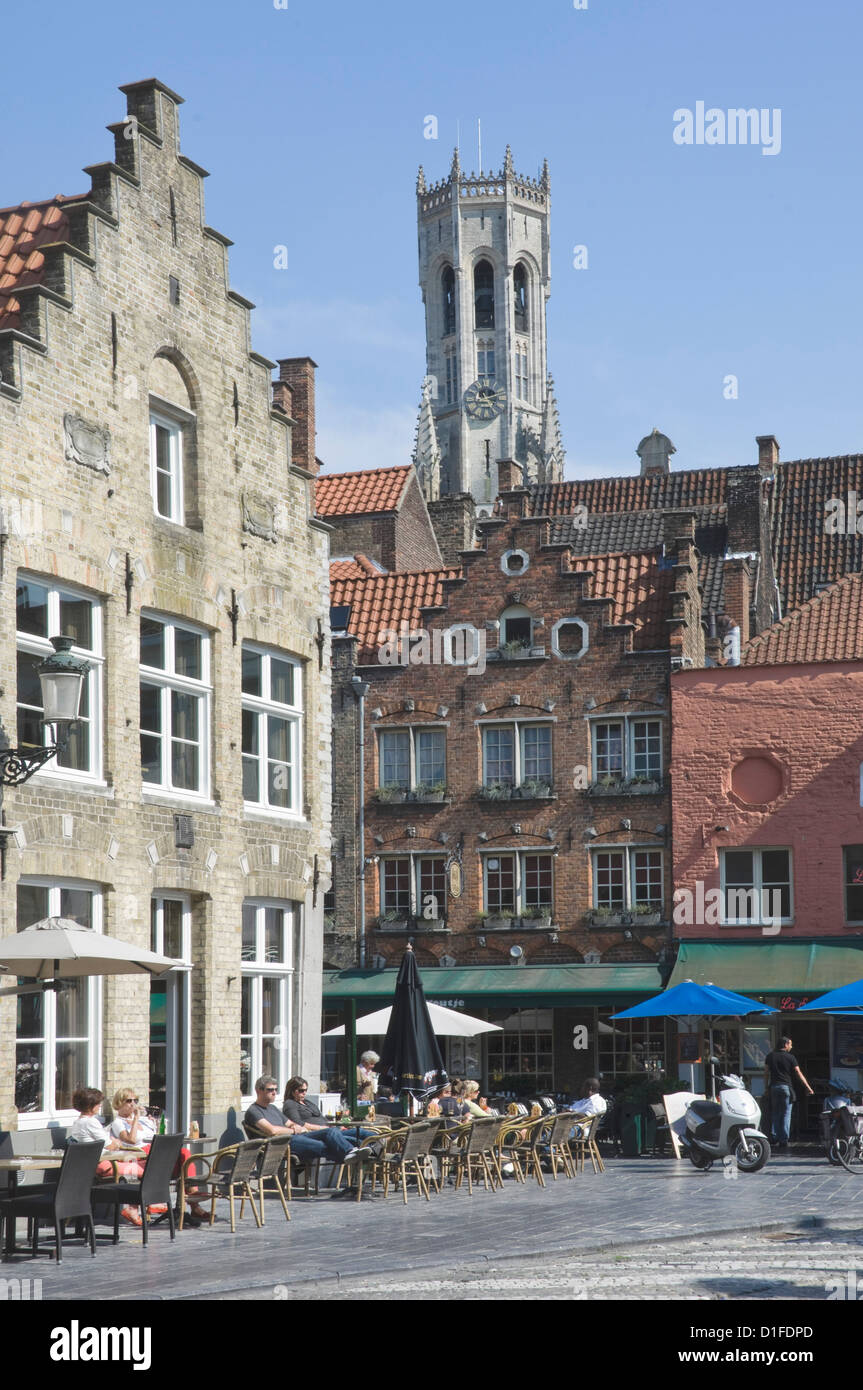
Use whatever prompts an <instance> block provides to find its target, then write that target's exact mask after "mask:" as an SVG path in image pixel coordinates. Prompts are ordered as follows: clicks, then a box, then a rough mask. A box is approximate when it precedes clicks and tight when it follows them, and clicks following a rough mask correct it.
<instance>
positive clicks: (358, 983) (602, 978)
mask: <svg viewBox="0 0 863 1390" xmlns="http://www.w3.org/2000/svg"><path fill="white" fill-rule="evenodd" d="M396 973H397V972H396V971H395V970H333V971H324V1007H327V1005H330V1006H333V1005H335V1004H337V1003H339V1002H340V1001H342V1000H345V999H356V1000H358V1001H361V1002H365V1001H369V1002H371V1000H373V999H374V1000H377V999H392V996H393V990H394V989H395V982H396ZM420 976H421V978H422V982H423V989H424V990H425V994H426V998H427V999H429V1000H432V1001H434V1002H435V1003H437V1004H443V1005H444V1006H445V1007H447V1008H458V1007H459V1003H458V1001H462V1002H463V1004H465V1003H467V1001H468V1000H470V1002H471V1004H472V1005H474V1006H476V1005H477V1004H479V1003H484V1004H488V1005H507V1004H511V1005H512V1006H513V1008H517V1007H519V1006H520V1005H521V1006H525V1007H528V1008H531V1007H534V1008H539V1007H541V1006H543V1005H545V1006H548V1005H555V1004H556V1005H558V1006H560V1005H565V1004H570V1005H573V1006H579V1005H593V1004H605V1003H608V1002H609V1001H610V1000H613V999H626V1000H627V1001H628V1002H630V1003H635V1002H636V999H646V998H648V997H649V996H650V995H651V994H657V993H658V992H659V990H660V989H661V988H662V982H661V980H660V976H659V971H658V970H657V968H656V966H655V965H518V966H506V965H504V966H489V967H484V966H463V967H461V968H459V967H457V966H455V967H451V968H449V969H447V968H446V967H439V968H438V969H432V970H420Z"/></svg>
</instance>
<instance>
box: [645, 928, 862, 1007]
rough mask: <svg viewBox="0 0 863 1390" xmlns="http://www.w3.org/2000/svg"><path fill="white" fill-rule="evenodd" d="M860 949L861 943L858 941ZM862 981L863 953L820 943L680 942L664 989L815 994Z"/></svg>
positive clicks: (848, 947) (839, 944) (849, 948)
mask: <svg viewBox="0 0 863 1390" xmlns="http://www.w3.org/2000/svg"><path fill="white" fill-rule="evenodd" d="M861 946H863V942H861ZM859 979H863V950H859V949H856V948H855V947H854V946H849V945H847V944H846V943H845V942H841V941H840V942H837V944H836V945H835V946H833V945H830V944H827V943H825V942H823V941H819V942H814V941H813V942H807V941H783V942H765V943H763V944H762V943H761V942H758V941H728V942H716V943H712V942H702V941H694V942H683V943H682V944H681V947H680V954H679V955H678V957H677V964H676V965H675V967H674V970H673V971H672V974H671V979H670V980H669V981H668V988H669V989H671V987H672V986H673V985H679V984H680V983H681V981H682V980H695V981H696V983H697V984H702V985H705V984H707V983H708V982H709V983H712V984H714V985H720V986H721V987H722V988H723V989H732V990H736V991H737V993H738V994H751V995H760V994H808V995H810V996H814V995H817V994H821V993H823V992H824V991H825V990H828V989H834V988H835V987H836V986H837V985H844V984H849V983H850V981H851V980H859Z"/></svg>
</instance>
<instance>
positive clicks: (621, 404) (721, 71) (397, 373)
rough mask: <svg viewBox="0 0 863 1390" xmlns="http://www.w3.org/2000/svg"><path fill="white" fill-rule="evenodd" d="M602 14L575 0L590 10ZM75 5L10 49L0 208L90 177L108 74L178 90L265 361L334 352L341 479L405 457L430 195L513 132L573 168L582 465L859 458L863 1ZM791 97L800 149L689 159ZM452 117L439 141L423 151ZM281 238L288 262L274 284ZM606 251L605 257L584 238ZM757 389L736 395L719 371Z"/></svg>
mask: <svg viewBox="0 0 863 1390" xmlns="http://www.w3.org/2000/svg"><path fill="white" fill-rule="evenodd" d="M582 3H583V0H582ZM587 6H588V7H587V9H582V10H576V9H575V8H574V6H573V3H572V0H534V3H533V4H527V3H520V2H519V0H494V4H488V3H487V0H486V2H485V3H476V0H437V3H435V4H434V5H426V4H420V5H416V4H414V5H407V4H405V2H404V0H367V3H365V4H362V5H361V4H357V3H350V2H349V0H288V8H287V9H284V10H282V9H276V8H275V5H274V3H273V0H243V3H239V2H236V3H235V2H234V0H210V3H206V4H205V3H203V2H202V0H199V2H198V3H190V2H189V0H173V3H166V0H147V3H146V4H145V5H143V6H140V7H134V6H130V5H118V4H117V3H116V0H111V2H110V3H108V2H107V0H80V2H79V3H78V4H77V5H75V6H71V5H68V4H59V3H55V2H54V0H49V3H47V4H43V5H42V6H40V8H39V12H38V13H39V17H40V18H39V34H38V44H37V47H36V49H34V50H33V53H32V56H31V58H30V59H28V60H27V61H24V60H23V59H22V61H21V62H20V63H13V62H9V61H7V63H6V65H5V71H4V107H5V110H6V112H7V125H6V129H7V135H8V134H9V132H10V128H11V123H10V121H9V116H8V113H10V112H12V113H14V116H15V130H16V134H15V138H14V140H12V141H11V147H10V144H9V143H7V145H6V148H5V149H4V154H3V161H2V169H0V205H2V206H6V205H9V204H11V203H15V202H18V201H20V200H22V199H24V198H30V199H37V198H42V197H46V196H49V195H51V194H53V193H56V192H65V193H75V192H79V191H81V190H83V189H84V188H85V187H86V179H85V176H84V175H83V174H81V173H80V172H79V171H80V169H81V167H82V166H83V165H85V164H90V163H95V162H98V161H100V160H102V159H106V158H109V157H110V153H111V141H110V136H109V135H108V134H107V132H106V131H105V130H104V126H105V125H106V124H107V123H108V122H110V121H114V120H118V119H120V117H121V116H122V115H123V114H124V113H125V106H124V101H123V98H122V96H121V95H120V93H118V92H116V90H115V89H116V87H117V86H118V85H119V84H120V83H123V82H128V81H133V80H136V79H138V78H143V77H148V76H152V75H156V76H158V77H160V78H161V79H162V80H163V81H164V82H166V83H167V84H168V85H169V86H171V87H173V88H174V89H175V90H176V91H178V92H179V93H180V94H181V95H182V96H183V97H185V99H186V104H185V106H183V107H182V109H181V120H182V146H183V150H184V152H185V153H186V154H187V155H189V156H190V158H192V159H194V160H195V161H197V162H198V163H200V164H203V165H204V167H205V168H207V169H209V170H210V171H211V178H210V179H209V180H208V181H207V186H206V197H207V220H208V221H209V222H210V224H211V225H213V226H215V227H217V228H218V229H219V230H220V231H222V232H224V233H225V234H226V235H227V236H230V237H231V238H232V239H233V241H234V243H235V245H234V247H233V249H232V251H231V278H232V283H233V285H234V287H235V288H236V289H237V290H239V291H240V292H241V293H242V294H244V295H247V296H248V297H249V298H251V299H253V300H254V301H255V302H256V304H257V305H258V308H257V309H256V311H255V314H254V317H253V336H254V344H255V347H256V348H257V349H258V350H259V351H261V352H264V353H266V354H268V355H269V356H272V357H276V356H293V355H300V354H306V353H308V354H310V355H311V356H312V357H314V358H315V360H316V361H317V362H318V363H319V368H320V370H319V372H318V384H319V405H318V452H319V453H320V454H321V456H322V457H323V458H324V460H325V462H326V465H327V467H328V469H330V470H336V469H338V470H341V469H348V468H354V467H370V466H374V465H378V464H380V465H383V464H394V463H399V462H404V461H406V460H407V459H408V458H409V456H410V451H411V447H412V442H413V428H414V420H415V415H416V407H417V404H418V399H419V388H420V382H421V380H422V377H423V374H424V333H423V312H422V303H421V298H420V292H419V288H418V285H417V260H416V203H415V194H414V187H415V179H416V171H417V166H418V165H419V164H420V163H422V164H423V165H424V166H425V169H426V173H427V175H428V176H429V177H430V178H432V179H437V178H439V177H442V176H443V175H444V174H445V173H446V172H447V171H448V169H449V163H450V159H451V154H452V147H453V145H454V144H455V139H456V130H457V123H459V122H460V127H461V146H462V163H463V164H464V165H465V166H467V167H468V168H471V167H474V166H475V165H476V119H477V117H478V116H480V117H481V118H482V131H483V156H484V160H483V162H484V164H485V165H486V167H487V168H488V167H492V168H498V167H499V166H500V163H501V161H502V157H503V151H504V147H505V145H506V143H507V142H509V143H510V144H511V145H512V148H513V153H514V158H515V163H516V167H517V169H518V170H519V171H521V172H524V173H528V174H535V173H536V172H537V170H538V167H539V166H540V164H541V162H542V159H543V157H545V156H547V157H548V160H549V163H550V166H551V179H552V297H551V300H550V304H549V360H550V364H551V368H552V371H553V373H554V376H555V380H556V384H557V391H558V398H559V403H560V410H561V420H562V425H563V430H564V440H565V443H566V447H567V453H568V459H567V476H571V477H576V476H593V475H596V474H600V473H617V472H630V471H633V470H634V469H635V468H636V467H637V460H636V458H635V454H634V450H635V446H636V444H637V442H638V440H639V439H640V438H641V437H642V435H644V434H646V433H647V432H649V430H650V429H651V428H652V427H653V426H654V425H658V426H659V428H660V429H662V430H664V431H665V432H666V433H667V434H669V435H670V436H671V438H672V440H673V441H674V443H675V445H676V446H677V455H676V457H675V458H674V460H673V466H675V467H678V468H684V467H700V466H707V465H722V464H741V463H748V462H752V461H754V459H755V456H756V450H755V442H754V438H755V435H756V434H765V433H774V434H776V436H777V437H778V439H779V441H780V445H781V448H782V457H783V458H804V457H811V456H817V455H827V454H838V453H846V452H858V451H861V450H863V390H861V368H863V356H862V355H861V347H860V337H861V333H863V327H861V324H863V317H861V313H860V307H861V278H863V277H861V243H862V242H863V239H861V225H863V216H861V214H863V207H861V149H863V104H861V103H860V101H859V90H860V88H859V61H860V58H859V55H860V52H861V48H863V6H860V5H859V3H858V0H820V3H819V4H818V5H814V4H812V3H806V4H804V3H802V0H724V3H723V4H722V5H706V4H701V3H697V0H587ZM698 101H704V102H705V103H706V106H707V107H717V108H720V109H723V110H727V109H729V108H732V107H741V106H743V107H753V106H754V107H758V108H767V109H769V110H771V111H772V110H773V109H774V108H779V109H780V110H781V138H782V144H781V152H780V153H779V154H777V155H775V156H765V155H764V154H762V151H761V149H760V148H759V147H751V146H749V147H741V146H734V147H732V146H707V145H693V146H689V147H686V146H680V145H677V144H675V142H674V140H673V138H672V137H673V129H674V120H673V115H674V112H675V111H676V110H677V109H679V108H689V109H693V110H694V108H695V105H696V102H698ZM430 114H431V115H435V116H437V118H438V123H439V139H438V140H436V141H433V140H426V139H424V138H423V128H424V126H423V122H424V118H425V117H426V116H427V115H430ZM279 244H285V245H287V247H288V251H289V265H288V269H287V270H276V269H274V268H273V247H274V246H276V245H279ZM575 245H586V246H587V248H588V261H589V264H588V268H587V269H586V270H575V269H574V268H573V266H572V248H573V247H574V246H575ZM732 374H733V375H734V376H736V377H737V379H738V392H739V395H738V398H737V399H726V398H725V395H724V390H723V387H724V380H725V378H726V377H727V376H729V375H732Z"/></svg>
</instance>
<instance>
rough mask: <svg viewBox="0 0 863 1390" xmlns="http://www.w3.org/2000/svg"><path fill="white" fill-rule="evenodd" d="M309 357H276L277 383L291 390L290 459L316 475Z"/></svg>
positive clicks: (312, 364) (314, 364)
mask: <svg viewBox="0 0 863 1390" xmlns="http://www.w3.org/2000/svg"><path fill="white" fill-rule="evenodd" d="M317 365H318V364H317V362H313V361H312V359H311V357H281V358H279V381H283V382H287V384H288V386H289V387H290V391H291V414H292V415H293V418H294V420H295V421H296V423H295V425H294V429H293V435H292V439H291V459H292V462H293V463H295V464H296V465H297V467H298V468H305V469H306V471H307V472H308V473H311V474H313V475H317V471H318V462H317V458H316V457H315V368H316V367H317Z"/></svg>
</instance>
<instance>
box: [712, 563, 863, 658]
mask: <svg viewBox="0 0 863 1390" xmlns="http://www.w3.org/2000/svg"><path fill="white" fill-rule="evenodd" d="M819 661H863V574H849V575H846V577H845V578H844V579H841V580H840V581H839V583H838V584H834V585H833V586H832V587H831V588H830V589H825V590H824V592H823V593H821V594H816V596H815V598H813V599H810V600H809V602H808V603H804V605H803V607H802V608H798V609H796V610H795V612H793V613H789V614H788V616H787V618H783V619H782V621H781V622H778V623H775V624H774V626H773V627H769V628H767V629H766V630H765V631H764V632H762V633H759V635H758V636H757V637H753V638H752V640H751V641H750V642H747V644H746V646H745V647H744V648H743V650H742V652H741V654H740V663H741V665H742V666H783V665H788V664H790V663H795V664H797V663H806V662H819Z"/></svg>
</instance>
